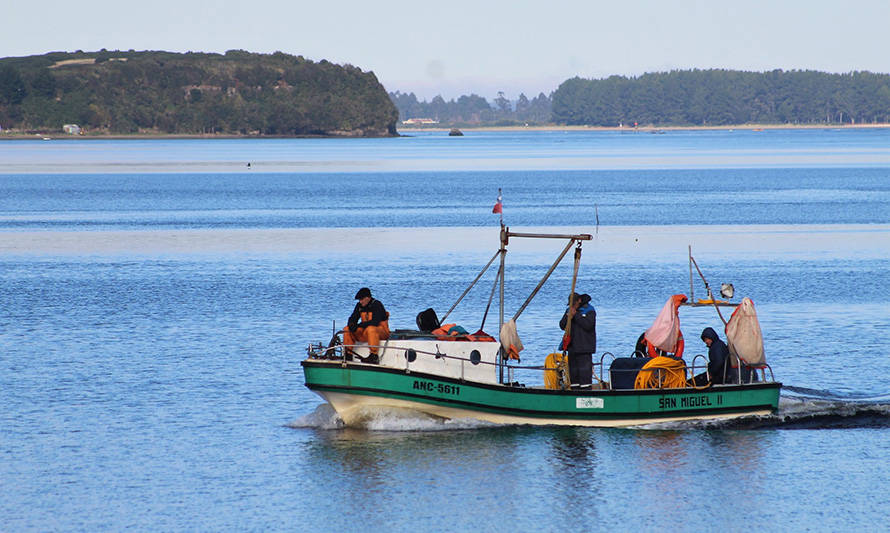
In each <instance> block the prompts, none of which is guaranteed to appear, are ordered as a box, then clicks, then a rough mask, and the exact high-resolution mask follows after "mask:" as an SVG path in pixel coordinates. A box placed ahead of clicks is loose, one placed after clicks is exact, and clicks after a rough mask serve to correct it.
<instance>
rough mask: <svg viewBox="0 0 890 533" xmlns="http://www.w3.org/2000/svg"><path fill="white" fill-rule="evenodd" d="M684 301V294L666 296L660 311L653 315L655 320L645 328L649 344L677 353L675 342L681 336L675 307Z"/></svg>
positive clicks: (678, 316) (676, 342)
mask: <svg viewBox="0 0 890 533" xmlns="http://www.w3.org/2000/svg"><path fill="white" fill-rule="evenodd" d="M685 301H686V295H685V294H675V295H673V296H671V297H670V298H668V301H667V302H665V304H664V307H662V308H661V312H659V313H658V316H657V317H655V322H653V323H652V326H651V327H650V328H649V329H647V330H646V340H647V341H649V343H650V344H652V345H653V346H655V347H656V348H658V349H660V350H663V351H665V352H669V353H677V344H678V341H679V339H681V338H682V336H681V333H680V315H679V314H678V312H677V309H678V308H679V306H680V304H682V303H683V302H685Z"/></svg>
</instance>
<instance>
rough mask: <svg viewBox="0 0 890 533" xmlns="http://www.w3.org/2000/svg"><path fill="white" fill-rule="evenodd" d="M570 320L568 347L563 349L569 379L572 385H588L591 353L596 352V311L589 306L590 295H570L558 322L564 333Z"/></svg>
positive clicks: (591, 367)
mask: <svg viewBox="0 0 890 533" xmlns="http://www.w3.org/2000/svg"><path fill="white" fill-rule="evenodd" d="M569 317H571V319H572V328H571V331H570V332H569V343H568V346H563V348H564V349H565V350H566V351H568V355H569V379H570V380H571V382H572V385H582V386H584V385H590V384H591V383H592V382H593V353H594V352H595V351H596V309H594V308H593V306H592V305H590V295H588V294H578V293H572V295H571V296H570V297H569V307H568V309H566V312H565V314H563V315H562V319H560V321H559V328H560V329H562V330H563V331H565V329H566V324H567V322H568V320H569Z"/></svg>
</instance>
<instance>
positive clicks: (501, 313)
mask: <svg viewBox="0 0 890 533" xmlns="http://www.w3.org/2000/svg"><path fill="white" fill-rule="evenodd" d="M509 238H510V231H509V228H507V227H506V226H504V219H503V218H501V248H500V250H499V253H500V254H501V268H500V270H499V271H498V275H499V276H500V278H501V281H500V286H501V287H500V289H499V295H500V298H499V299H500V309H499V313H498V338H500V336H501V329H503V327H504V262H505V259H506V257H507V241H508V239H509ZM503 382H504V345H503V344H501V345H500V347H499V348H498V383H503Z"/></svg>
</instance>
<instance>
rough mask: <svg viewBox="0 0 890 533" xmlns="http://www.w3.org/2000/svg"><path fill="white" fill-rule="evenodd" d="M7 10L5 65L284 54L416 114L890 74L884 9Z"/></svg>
mask: <svg viewBox="0 0 890 533" xmlns="http://www.w3.org/2000/svg"><path fill="white" fill-rule="evenodd" d="M0 2H2V3H0V21H2V24H0V27H2V31H0V57H10V56H26V55H35V54H43V53H46V52H50V51H67V52H73V51H75V50H83V51H97V50H99V49H102V48H106V49H108V50H130V49H133V50H166V51H171V52H187V51H193V52H225V51H226V50H230V49H244V50H248V51H251V52H261V53H272V52H275V51H282V52H286V53H289V54H293V55H302V56H304V57H306V58H308V59H312V60H315V61H319V60H321V59H327V60H328V61H332V62H334V63H340V64H343V63H349V64H352V65H355V66H357V67H359V68H361V69H362V70H365V71H368V70H371V71H374V73H375V74H376V75H377V77H378V79H379V80H380V81H381V82H382V83H383V85H384V86H385V87H386V89H387V91H396V90H398V91H402V92H414V93H415V94H416V95H417V96H418V98H419V99H421V100H423V99H426V100H429V99H431V98H432V97H433V96H435V95H437V94H441V95H442V96H443V97H444V98H445V99H446V100H450V99H452V98H456V97H458V96H460V95H462V94H470V93H476V94H478V95H480V96H483V97H485V98H487V99H489V100H491V99H493V98H494V97H495V96H496V95H497V92H498V91H504V93H505V94H506V96H507V97H508V98H511V99H515V98H516V97H517V96H518V95H519V93H520V92H524V93H525V94H526V96H528V97H529V98H531V97H534V96H536V95H537V94H538V93H540V92H544V93H547V94H549V93H550V92H552V91H554V90H556V88H557V87H558V86H559V84H560V83H561V82H563V81H565V80H566V79H568V78H571V77H574V76H580V77H582V78H602V77H606V76H610V75H612V74H619V75H626V76H627V75H639V74H643V73H646V72H656V71H667V70H672V69H689V68H726V69H740V70H753V71H764V70H772V69H776V68H781V69H784V70H790V69H812V70H821V71H826V72H849V71H852V70H869V71H872V72H881V73H890V0H845V1H841V0H834V1H823V0H809V1H806V0H790V1H782V0H769V1H763V0H737V1H734V2H726V1H723V0H710V1H696V0H676V1H669V0H662V1H659V0H614V1H610V2H600V1H594V0H588V1H574V0H572V1H569V0H547V1H540V0H539V1H534V2H532V1H523V0H513V1H504V2H491V1H485V0H445V1H438V2H428V1H423V0H412V1H404V0H397V1H384V0H377V1H374V0H313V1H300V0H255V1H252V2H250V1H245V0H237V1H234V0H177V1H174V0H153V1H150V2H138V3H137V2H128V1H121V0H115V1H111V0H79V1H73V0H42V1H39V2H31V1H23V0H0Z"/></svg>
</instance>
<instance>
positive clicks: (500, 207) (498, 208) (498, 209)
mask: <svg viewBox="0 0 890 533" xmlns="http://www.w3.org/2000/svg"><path fill="white" fill-rule="evenodd" d="M491 212H492V213H503V212H504V202H503V201H502V199H501V190H500V189H498V201H497V202H496V203H495V204H494V207H492V208H491Z"/></svg>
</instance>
